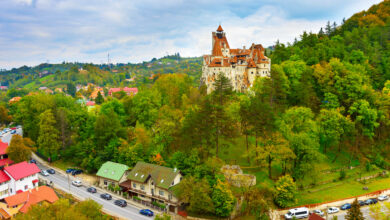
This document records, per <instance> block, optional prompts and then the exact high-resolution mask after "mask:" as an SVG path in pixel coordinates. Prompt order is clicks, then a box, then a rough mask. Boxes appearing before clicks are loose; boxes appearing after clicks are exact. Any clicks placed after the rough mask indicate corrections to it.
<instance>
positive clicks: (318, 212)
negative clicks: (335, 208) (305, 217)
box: [310, 209, 324, 216]
mask: <svg viewBox="0 0 390 220" xmlns="http://www.w3.org/2000/svg"><path fill="white" fill-rule="evenodd" d="M313 213H315V214H317V215H319V216H324V212H323V211H321V210H319V209H315V210H313V211H310V214H313Z"/></svg>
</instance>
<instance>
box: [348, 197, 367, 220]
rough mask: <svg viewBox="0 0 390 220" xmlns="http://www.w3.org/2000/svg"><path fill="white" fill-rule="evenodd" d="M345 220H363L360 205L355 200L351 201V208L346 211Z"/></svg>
mask: <svg viewBox="0 0 390 220" xmlns="http://www.w3.org/2000/svg"><path fill="white" fill-rule="evenodd" d="M345 219H347V220H363V219H364V217H363V213H362V212H361V211H360V205H359V202H358V200H357V199H355V201H353V203H352V208H350V209H349V210H348V211H347V215H346V216H345Z"/></svg>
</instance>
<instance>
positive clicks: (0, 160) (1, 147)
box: [0, 141, 14, 197]
mask: <svg viewBox="0 0 390 220" xmlns="http://www.w3.org/2000/svg"><path fill="white" fill-rule="evenodd" d="M7 148H8V144H7V143H4V142H2V141H0V169H2V168H3V167H4V166H8V165H11V164H13V163H14V162H13V161H12V160H11V159H9V158H8V155H7ZM0 197H1V196H0Z"/></svg>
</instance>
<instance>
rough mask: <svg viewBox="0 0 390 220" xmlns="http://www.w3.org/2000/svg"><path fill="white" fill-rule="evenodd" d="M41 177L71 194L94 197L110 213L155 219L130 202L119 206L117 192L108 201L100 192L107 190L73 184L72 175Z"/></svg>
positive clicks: (57, 174)
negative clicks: (95, 191)
mask: <svg viewBox="0 0 390 220" xmlns="http://www.w3.org/2000/svg"><path fill="white" fill-rule="evenodd" d="M37 165H38V167H39V168H40V169H41V170H42V169H45V170H46V169H48V167H46V166H44V165H42V164H40V163H37ZM40 177H42V178H45V179H48V180H50V181H52V182H53V184H54V185H53V186H54V187H58V188H62V189H65V190H67V191H70V193H71V194H73V195H75V196H76V197H78V198H82V199H92V200H94V201H96V202H97V203H99V204H101V205H102V206H103V209H104V210H107V211H108V212H109V213H112V214H117V215H118V216H120V217H123V218H126V219H132V220H138V219H142V220H150V219H154V217H146V216H144V215H140V214H139V210H140V209H139V208H137V207H134V206H131V205H130V204H128V205H127V206H126V207H119V206H117V205H115V204H114V201H115V200H116V199H120V198H119V197H118V196H116V195H115V194H111V196H112V200H109V201H108V200H105V199H102V198H100V194H103V193H105V192H103V191H101V190H99V189H98V188H97V193H89V192H87V188H88V187H89V186H84V185H83V186H80V187H76V186H73V185H72V183H71V182H72V180H74V179H75V178H73V176H72V175H67V176H64V175H63V174H60V173H58V172H57V173H56V174H50V175H49V176H45V177H44V176H42V175H40ZM76 179H77V178H76Z"/></svg>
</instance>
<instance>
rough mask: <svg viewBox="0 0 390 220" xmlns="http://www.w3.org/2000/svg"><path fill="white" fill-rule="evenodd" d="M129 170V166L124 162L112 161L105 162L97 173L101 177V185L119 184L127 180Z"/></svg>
mask: <svg viewBox="0 0 390 220" xmlns="http://www.w3.org/2000/svg"><path fill="white" fill-rule="evenodd" d="M128 170H129V167H128V166H126V165H124V164H120V163H114V162H111V161H107V162H105V163H104V164H103V165H102V166H101V167H100V169H99V171H98V172H97V173H96V176H98V179H99V180H98V181H99V186H100V187H108V185H109V184H112V185H119V183H121V182H124V181H126V180H127V178H126V177H127V175H128V172H129V171H128Z"/></svg>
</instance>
